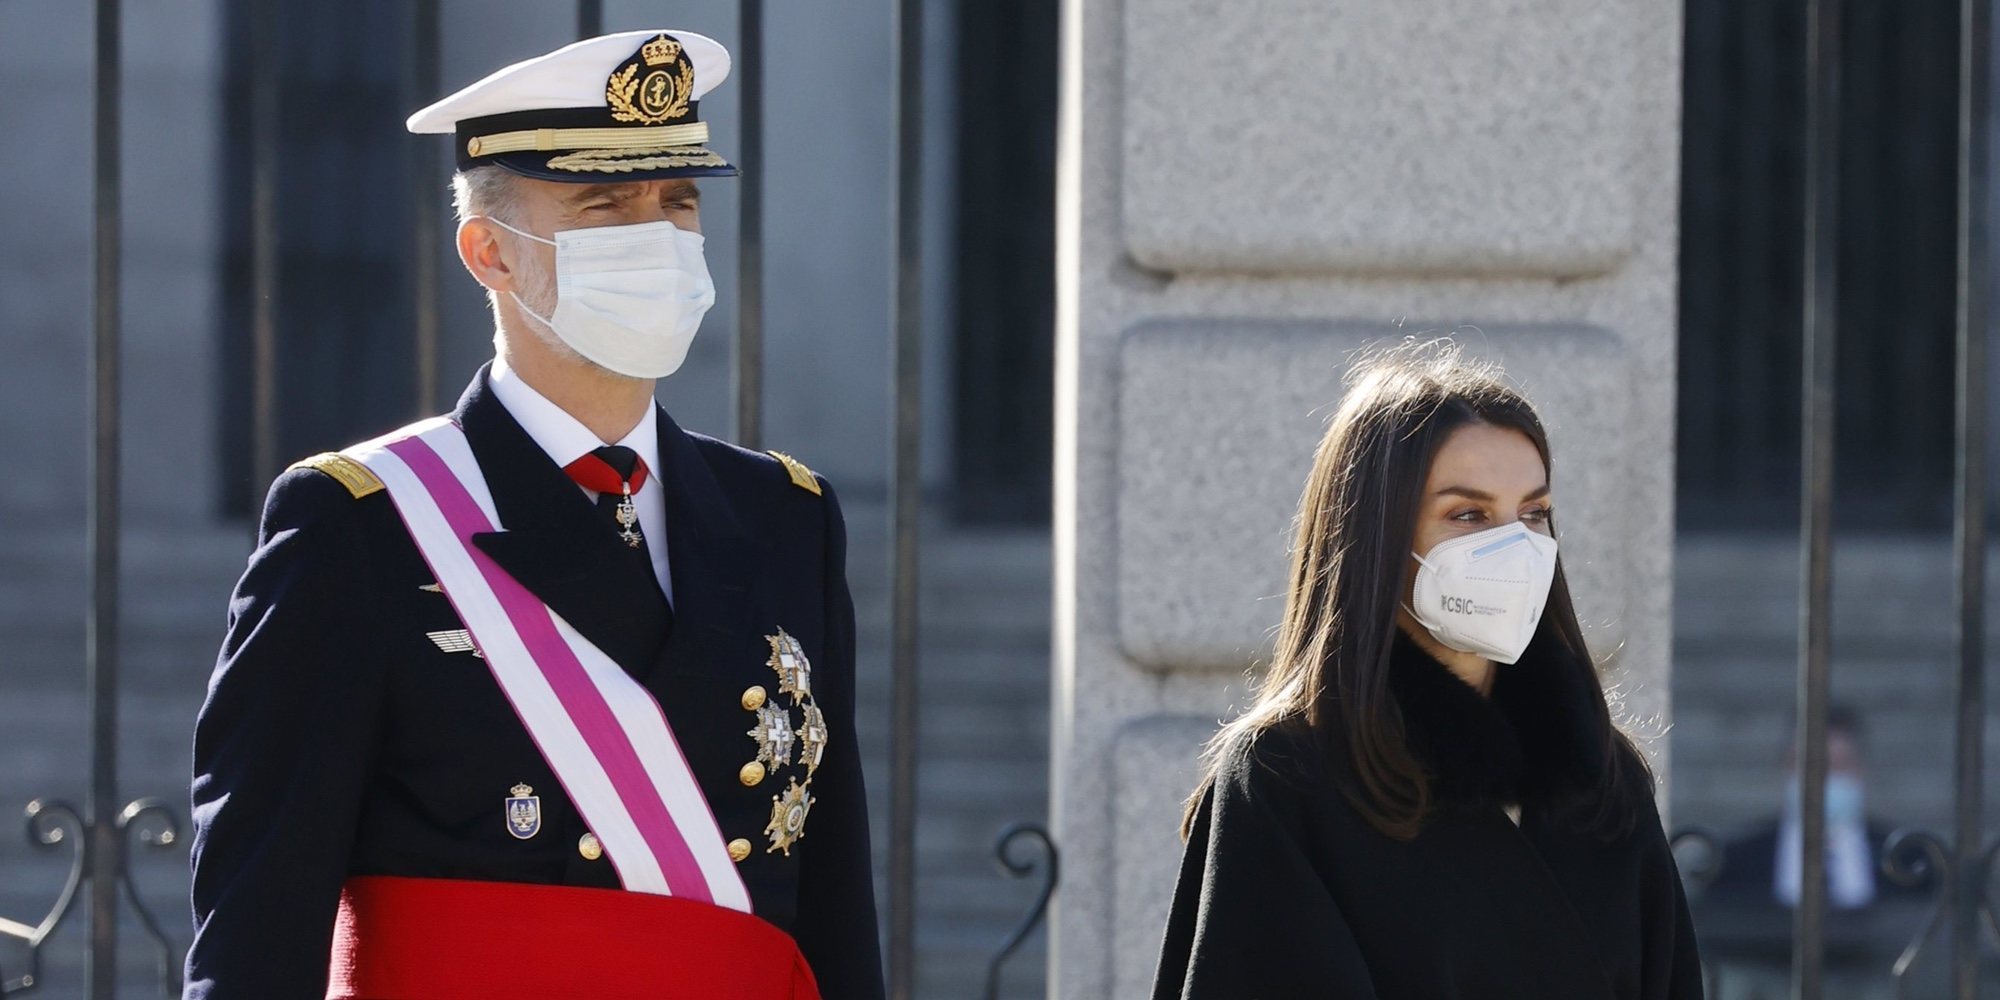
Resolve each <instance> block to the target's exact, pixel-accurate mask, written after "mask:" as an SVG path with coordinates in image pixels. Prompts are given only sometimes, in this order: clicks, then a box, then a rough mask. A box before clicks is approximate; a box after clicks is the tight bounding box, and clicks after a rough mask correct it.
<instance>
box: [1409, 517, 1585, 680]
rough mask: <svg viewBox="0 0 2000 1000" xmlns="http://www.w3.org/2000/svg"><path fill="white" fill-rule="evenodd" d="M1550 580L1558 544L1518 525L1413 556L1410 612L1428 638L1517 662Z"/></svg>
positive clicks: (1538, 618)
mask: <svg viewBox="0 0 2000 1000" xmlns="http://www.w3.org/2000/svg"><path fill="white" fill-rule="evenodd" d="M1555 576H1556V540H1555V539H1553V538H1550V537H1549V536H1547V535H1544V534H1542V533H1540V532H1538V531H1531V530H1529V528H1528V526H1527V525H1524V524H1521V523H1520V522H1518V521H1516V522H1514V523H1513V524H1503V525H1500V526H1498V527H1495V528H1489V529H1487V530H1485V531H1479V532H1474V533H1473V534H1470V535H1461V536H1459V537H1457V538H1451V539H1446V540H1445V541H1442V542H1439V543H1438V544H1437V546H1436V547H1434V548H1432V549H1431V551H1430V553H1429V554H1428V555H1423V554H1418V555H1417V583H1416V587H1415V588H1414V589H1413V590H1412V592H1411V595H1410V598H1411V604H1410V614H1411V615H1413V616H1415V617H1416V619H1417V621H1418V623H1419V624H1421V625H1423V627H1424V628H1425V629H1427V630H1429V631H1430V634H1431V637H1432V638H1434V639H1436V640H1437V641H1439V642H1441V643H1443V644H1444V645H1446V646H1449V647H1451V648H1452V649H1456V650H1458V651H1459V652H1462V653H1477V654H1479V655H1480V656H1484V657H1486V658H1487V659H1489V660H1492V661H1494V662H1495V663H1513V662H1514V661H1516V660H1519V659H1520V658H1521V653H1522V652H1523V651H1525V650H1526V649H1527V648H1528V642H1529V641H1530V640H1532V639H1533V638H1534V637H1535V626H1536V625H1538V624H1539V623H1540V622H1541V620H1542V607H1543V605H1545V604H1547V603H1548V599H1549V586H1550V585H1551V584H1552V583H1554V582H1555Z"/></svg>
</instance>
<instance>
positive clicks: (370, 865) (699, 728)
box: [187, 370, 882, 1000]
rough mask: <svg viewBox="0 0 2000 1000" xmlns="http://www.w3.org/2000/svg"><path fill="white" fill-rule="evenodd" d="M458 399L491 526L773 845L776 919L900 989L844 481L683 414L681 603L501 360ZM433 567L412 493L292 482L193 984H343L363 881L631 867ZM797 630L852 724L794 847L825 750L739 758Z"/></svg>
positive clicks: (707, 789)
mask: <svg viewBox="0 0 2000 1000" xmlns="http://www.w3.org/2000/svg"><path fill="white" fill-rule="evenodd" d="M453 416H454V418H455V419H456V420H457V421H458V423H459V424H460V425H461V426H462V427H463V428H464V430H465V435H466V438H467V439H468V441H469V442H470V444H471V448H472V453H473V455H474V456H475V457H476V458H477V460H478V462H479V466H480V469H481V470H482V472H483V473H484V475H485V477H486V482H487V485H488V486H489V487H490V488H491V490H492V494H493V502H494V505H495V507H496V508H497V512H498V514H499V520H500V524H501V525H502V526H503V527H504V528H505V530H504V531H501V532H495V533H491V534H486V535H480V536H475V538H474V543H475V544H477V545H478V546H479V547H480V548H481V549H482V550H483V551H484V552H485V553H486V554H487V555H489V556H491V557H492V558H493V560H494V561H495V562H497V563H498V564H499V565H500V566H501V567H502V568H503V569H505V570H506V571H507V572H508V573H509V574H510V575H512V576H513V577H514V578H515V579H517V580H518V581H520V583H521V584H522V585H523V586H525V587H527V589H528V590H530V591H532V592H533V593H534V594H535V595H536V596H537V597H539V598H541V599H542V600H543V601H545V602H547V604H548V605H549V607H550V608H552V609H553V610H555V611H556V613H558V614H560V615H562V616H563V618H565V619H566V620H568V621H569V622H570V624H572V625H573V626H575V627H576V629H577V630H578V631H579V632H581V633H582V634H583V635H584V636H585V637H586V638H588V639H589V640H590V641H591V642H593V643H594V644H596V645H597V646H598V647H599V648H600V649H602V650H603V651H604V652H605V653H606V654H608V655H609V656H610V657H611V658H612V659H613V660H615V661H616V662H617V663H619V664H620V665H621V666H623V667H624V668H625V669H626V670H627V671H629V672H630V673H631V674H632V675H633V676H634V677H635V678H637V679H638V680H639V681H640V682H641V683H643V684H644V685H645V686H646V688H647V689H648V690H650V691H651V692H652V694H653V695H654V697H655V698H657V699H658V700H659V703H660V706H661V708H662V709H663V710H664V712H665V714H666V717H667V720H668V722H669V724H670V725H671V726H672V727H673V730H674V734H675V737H676V739H677V740H678V742H679V743H680V746H681V749H682V751H683V753H684V754H685V755H686V757H687V760H688V764H689V766H690V768H691V769H692V770H693V772H694V775H695V778H696V779H697V781H699V782H700V785H701V788H702V790H703V792H704V793H705V794H706V795H707V797H708V802H709V805H710V807H711V808H712V809H713V810H714V813H715V816H716V820H717V822H718V824H719V825H720V827H721V830H722V835H723V837H724V838H726V839H738V838H742V839H747V840H748V841H749V842H750V843H751V844H752V845H754V849H753V850H752V851H751V852H750V854H749V856H748V857H747V858H745V859H744V860H742V861H741V862H740V863H739V865H738V870H739V872H740V873H741V874H742V876H743V881H744V883H745V884H746V885H747V887H748V888H749V892H750V899H751V902H752V906H753V908H754V912H755V913H756V915H757V916H759V917H762V918H763V919H765V920H767V921H770V922H771V923H772V924H775V925H776V926H778V927H779V928H781V929H783V930H785V931H787V932H788V933H790V934H791V935H792V936H793V937H794V938H796V939H797V941H798V944H799V947H800V950H801V951H802V952H803V953H804V955H805V957H806V960H807V961H808V962H809V963H810V964H811V966H812V969H813V971H814V973H815V975H816V976H817V977H818V979H819V983H820V987H821V990H822V991H823V993H824V995H825V996H827V997H828V998H829V1000H834V998H842V1000H845V998H850V997H857V998H870V997H880V996H881V995H882V979H881V965H880V957H879V951H878V945H877V938H876V922H875V901H874V884H873V879H872V875H871V872H870V863H869V848H868V819H867V807H866V801H865V797H864V794H863V790H862V775H861V762H860V758H859V755H858V753H857V748H856V746H855V731H854V687H855V685H854V608H853V601H852V599H851V597H850V596H849V593H848V589H847V583H846V572H845V566H846V544H847V543H846V529H845V527H844V524H843V522H842V520H841V515H840V507H839V504H838V503H837V502H836V501H835V499H834V494H833V491H832V490H831V488H829V487H827V486H826V484H825V482H824V480H820V479H817V478H812V479H810V480H805V481H809V482H811V483H812V484H814V485H817V486H818V487H819V488H820V493H817V494H816V493H815V492H813V490H812V489H810V488H806V487H804V486H802V485H801V481H798V480H795V479H794V478H793V476H792V474H791V472H790V470H788V468H787V466H786V465H785V464H783V463H781V462H779V461H778V460H776V459H774V458H772V457H771V456H769V455H762V454H757V453H753V452H748V451H744V450H742V449H739V448H736V447H734V446H732V445H729V444H725V443H723V442H720V441H716V440H713V439H710V438H706V437H703V436H701V435H698V434H692V433H689V432H686V431H683V430H681V429H680V428H679V427H678V426H676V425H675V424H674V423H673V421H672V420H670V419H668V418H667V416H666V414H665V413H661V414H660V419H659V432H660V465H661V468H659V469H657V470H654V472H655V475H656V476H657V481H658V482H659V483H660V484H661V485H662V486H663V487H664V493H663V497H664V499H665V502H666V515H667V551H668V559H669V564H670V567H671V572H672V580H673V594H674V604H673V607H672V608H671V610H670V609H669V608H668V605H667V601H666V598H665V597H664V595H662V594H661V592H660V588H659V585H658V582H657V581H655V580H653V579H652V578H651V577H650V575H649V571H648V570H646V569H645V568H643V567H640V566H639V565H638V562H639V561H637V560H632V559H629V558H618V556H619V555H620V552H621V550H623V547H624V545H623V543H622V542H620V541H619V540H618V539H617V537H616V535H615V534H614V533H613V531H612V530H611V529H610V528H609V527H608V526H607V525H605V524H603V523H602V522H601V521H598V520H595V511H594V510H593V509H592V506H591V502H590V499H589V497H588V496H586V495H585V494H584V493H583V491H582V490H580V489H578V488H577V486H576V484H575V483H573V482H572V481H571V480H570V479H569V478H568V476H567V475H566V474H565V473H564V472H563V471H562V470H561V469H560V468H558V467H557V466H556V464H555V463H554V462H553V461H552V460H551V459H550V458H549V457H548V455H547V453H545V452H544V451H542V449H541V448H540V447H539V446H537V445H536V443H535V442H534V440H533V439H532V438H530V437H529V436H528V433H527V432H526V431H525V430H523V429H522V427H521V426H520V425H519V424H518V423H516V422H515V420H514V418H513V417H512V416H510V415H509V414H508V412H507V410H506V408H505V407H503V406H502V405H501V404H500V401H499V400H498V399H497V398H495V396H494V395H493V394H492V393H491V391H490V390H489V388H488V386H487V381H486V372H485V371H484V370H482V371H481V372H480V374H479V376H478V377H477V378H476V379H475V380H474V381H473V383H472V385H471V387H470V388H469V389H468V390H467V391H466V393H465V396H464V398H463V399H461V400H460V402H459V406H458V409H457V410H456V411H455V412H454V414H453ZM801 475H802V476H810V473H805V472H803V469H802V467H801ZM642 574H646V575H642ZM434 580H435V577H434V576H433V575H432V574H431V573H430V571H429V570H428V569H427V567H426V566H425V563H424V560H423V559H422V557H421V556H420V555H419V554H418V552H417V549H416V546H415V543H414V542H412V541H411V539H410V537H409V534H408V532H407V531H406V530H405V528H404V526H403V523H402V520H401V518H400V517H399V516H398V514H397V512H396V510H395V507H394V504H393V502H392V501H391V500H390V498H389V495H388V493H387V492H386V491H377V492H374V493H370V494H368V495H365V496H361V497H359V498H357V497H356V496H355V495H354V493H353V492H351V491H350V490H349V489H348V487H347V486H345V485H343V483H342V482H340V481H338V480H336V479H335V478H334V477H332V476H330V475H327V474H324V473H322V472H319V471H314V470H312V469H309V468H298V469H294V470H293V471H290V472H287V473H286V474H285V475H284V476H282V477H280V478H279V479H278V481H277V482H276V484H275V485H273V486H272V488H271V493H270V498H269V500H268V501H267V502H266V505H265V509H264V515H263V524H262V530H261V533H260V541H259V545H258V548H257V551H256V552H255V554H253V555H252V556H251V557H250V561H249V565H248V568H247V569H246V570H245V571H244V574H243V578H242V580H241V582H239V583H238V584H237V587H236V592H235V595H234V597H233V598H232V599H231V602H230V606H229V631H228V635H227V638H226V639H225V640H224V643H223V647H222V652H221V656H220V658H219V660H218V662H217V664H216V668H215V674H214V677H213V679H212V680H211V681H210V685H209V692H208V698H207V702H206V703H205V704H204V705H203V706H202V710H201V716H200V719H199V721H198V722H197V723H196V728H195V747H194V784H193V804H194V819H195V842H194V890H193V898H194V916H195V922H196V925H197V931H198V932H197V934H196V937H195V941H194V946H193V948H192V950H191V951H190V952H189V954H188V960H187V979H188V987H187V996H188V997H190V998H207V1000H234V998H239V997H241V998H254V1000H290V998H315V1000H316V998H318V997H321V996H323V995H324V993H325V989H326V986H325V981H326V974H327V959H328V951H329V948H330V942H331V937H332V931H333V924H334V918H335V911H336V907H337V905H338V900H339V896H340V889H341V884H342V883H343V882H344V881H345V880H346V879H347V878H348V877H349V876H350V875H401V876H415V877H428V878H462V879H481V880H491V881H508V882H530V883H541V884H550V885H567V886H595V887H604V888H616V887H618V884H619V883H618V880H617V876H616V874H615V872H614V871H613V869H612V866H611V863H610V861H609V860H608V859H605V858H602V857H600V858H598V859H596V860H590V859H587V858H586V857H584V854H583V852H581V851H580V850H579V847H578V844H579V840H580V839H581V838H582V837H583V835H584V834H585V833H586V832H587V829H586V827H585V825H584V822H583V820H582V818H581V817H580V816H579V815H578V813H577V811H576V809H575V807H574V806H573V805H572V804H571V803H570V801H569V800H568V799H567V798H566V797H565V796H564V794H563V790H562V786H561V784H560V783H559V782H558V781H557V780H556V778H555V775H554V774H553V773H552V772H551V771H550V769H549V766H548V764H547V763H546V762H544V760H543V758H542V755H541V753H540V751H539V750H538V749H537V748H536V746H535V743H534V741H533V740H532V739H531V738H530V737H529V735H528V732H527V730H526V728H525V727H524V726H523V724H522V723H521V721H520V719H519V718H518V717H517V716H516V715H515V713H514V710H513V708H512V707H511V706H510V705H509V704H508V701H507V699H506V697H505V696H504V695H503V694H502V692H501V689H500V687H499V686H498V683H497V682H496V681H495V680H494V679H493V676H492V674H491V673H490V672H489V671H488V669H487V666H486V661H485V660H483V659H480V658H479V657H477V656H476V655H474V654H473V653H471V652H446V651H445V650H443V649H442V648H440V646H439V644H437V643H436V642H434V641H433V640H432V639H430V638H428V637H427V634H428V633H432V632H440V631H450V630H455V629H462V628H464V625H463V624H462V623H460V622H459V620H458V618H457V616H456V615H455V614H454V613H453V611H452V608H451V605H450V603H449V602H448V601H447V600H446V599H445V598H444V597H443V596H442V595H440V594H438V593H435V592H432V591H428V590H425V589H422V588H424V587H425V586H426V585H429V584H432V583H433V582H434ZM781 628H782V629H783V630H784V631H785V632H787V633H789V634H790V635H792V636H793V637H795V638H796V639H797V640H798V641H799V642H800V644H801V646H802V647H803V649H804V652H805V654H806V655H807V657H808V658H809V659H810V660H811V662H812V665H813V691H814V696H815V700H816V701H817V702H818V704H819V706H820V708H821V710H822V711H823V712H824V713H825V715H826V721H827V724H828V729H829V732H830V738H829V741H828V744H827V748H826V751H825V757H824V759H823V761H822V763H821V764H820V766H819V768H818V770H817V772H816V773H815V774H814V775H813V777H812V785H811V792H812V795H813V797H814V803H813V806H812V810H811V812H810V814H809V816H808V818H807V821H806V825H805V833H804V836H803V838H802V839H800V840H799V841H798V842H796V843H795V844H793V845H791V851H790V854H789V856H788V855H787V854H785V853H784V852H782V851H773V850H769V849H768V848H770V846H771V840H770V838H769V837H768V836H767V835H766V833H765V827H766V824H767V823H769V822H770V820H771V813H772V796H773V795H774V794H777V793H779V792H781V791H782V790H784V789H785V788H786V786H787V784H788V782H789V781H790V780H792V779H794V778H795V779H797V780H799V781H801V782H803V781H804V780H805V778H806V771H805V768H804V766H803V764H802V763H800V761H799V760H797V759H796V757H795V759H794V760H793V762H792V764H791V765H790V766H789V767H773V768H771V771H770V774H769V776H768V777H766V778H764V779H763V780H762V781H761V782H759V783H758V784H757V785H755V786H754V787H747V786H746V785H745V784H744V781H743V779H742V778H740V777H739V770H740V769H741V768H742V766H743V765H744V764H745V763H747V762H750V761H752V760H755V759H756V758H757V756H758V744H757V742H756V740H755V739H754V738H753V737H752V736H750V735H749V731H750V730H751V729H753V728H754V727H755V725H756V722H757V716H756V713H755V712H752V711H748V710H746V709H745V707H744V704H745V701H746V699H745V692H746V690H747V689H749V688H751V687H753V686H761V687H763V688H766V689H768V690H769V691H770V692H771V695H772V698H773V700H774V701H775V700H776V696H777V694H778V687H779V684H778V677H777V676H776V674H775V672H774V671H773V670H772V669H771V668H770V667H769V666H768V665H767V661H769V660H770V659H771V654H772V650H771V644H770V642H769V641H768V640H767V639H766V636H770V635H775V634H777V632H778V630H779V629H781ZM794 714H795V715H796V714H797V712H796V710H794ZM793 721H794V723H797V722H799V721H800V720H799V719H797V718H794V719H793ZM517 784H526V785H529V786H532V788H533V789H534V794H536V795H538V796H540V799H541V829H540V831H539V832H538V833H537V834H536V835H534V836H533V837H530V838H528V839H525V840H523V839H516V837H515V836H513V835H512V834H511V833H510V832H509V831H508V827H507V823H506V817H505V803H506V800H507V798H508V797H509V796H510V794H511V792H510V789H511V788H512V787H513V786H515V785H517ZM673 944H674V942H672V941H662V942H661V945H662V946H663V947H672V946H673ZM778 960H780V956H773V961H778ZM578 972H579V980H578V982H579V983H583V982H587V973H588V970H578ZM572 985H574V984H572ZM662 986H663V989H665V990H666V992H665V993H663V994H662V995H668V994H670V993H671V992H672V990H671V984H662Z"/></svg>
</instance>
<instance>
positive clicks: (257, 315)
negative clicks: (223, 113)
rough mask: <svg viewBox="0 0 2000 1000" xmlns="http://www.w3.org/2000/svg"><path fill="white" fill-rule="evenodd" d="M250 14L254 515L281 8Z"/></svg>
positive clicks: (268, 455) (268, 348)
mask: <svg viewBox="0 0 2000 1000" xmlns="http://www.w3.org/2000/svg"><path fill="white" fill-rule="evenodd" d="M247 6H248V7H249V8H250V286H251V304H250V489H251V491H252V492H251V495H250V501H251V502H250V511H251V523H252V524H253V525H254V524H255V523H256V522H257V520H258V517H257V512H258V511H261V510H263V509H264V490H265V487H266V486H267V485H269V483H270V481H271V479H272V477H273V476H275V475H276V474H277V472H278V407H277V401H278V88H279V86H280V84H279V80H278V59H279V55H280V54H279V52H278V5H277V4H275V3H268V2H253V3H250V4H248V5H247Z"/></svg>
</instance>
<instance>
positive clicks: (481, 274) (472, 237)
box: [458, 217, 514, 292]
mask: <svg viewBox="0 0 2000 1000" xmlns="http://www.w3.org/2000/svg"><path fill="white" fill-rule="evenodd" d="M458 259H459V262H460V263H462V264H464V265H465V269H466V270H467V271H470V272H472V277H473V280H475V281H477V282H479V283H480V284H482V285H485V286H486V287H487V288H489V289H491V290H493V291H496V292H507V291H512V290H513V288H514V272H513V271H512V270H511V269H510V268H508V267H507V262H506V261H505V260H502V259H501V257H500V227H499V226H496V225H493V224H492V223H490V222H488V221H486V220H485V219H484V218H477V217H475V218H471V219H467V220H465V221H464V222H461V223H459V224H458Z"/></svg>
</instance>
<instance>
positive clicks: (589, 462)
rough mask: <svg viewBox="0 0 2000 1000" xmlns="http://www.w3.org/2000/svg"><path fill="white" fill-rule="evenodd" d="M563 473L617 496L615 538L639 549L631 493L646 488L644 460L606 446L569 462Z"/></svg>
mask: <svg viewBox="0 0 2000 1000" xmlns="http://www.w3.org/2000/svg"><path fill="white" fill-rule="evenodd" d="M563 471H564V472H567V473H569V477H570V478H571V479H574V480H576V482H577V483H578V484H579V485H581V486H582V487H583V488H584V489H587V490H592V491H595V492H597V493H599V494H609V495H611V496H616V497H618V506H617V509H616V511H614V513H613V516H614V517H615V518H616V520H617V522H618V537H619V538H620V539H621V540H623V541H624V542H625V544H626V545H628V546H631V547H632V548H635V549H636V548H638V547H639V543H640V542H641V541H642V540H643V539H642V538H641V536H640V535H639V508H638V505H637V504H635V503H633V502H632V494H634V493H637V492H639V490H640V488H641V487H643V486H645V485H646V476H647V475H648V472H649V470H647V468H646V460H645V459H643V458H640V457H639V453H638V452H635V451H633V450H632V449H630V448H625V447H620V446H618V445H607V446H606V447H603V448H599V449H597V450H596V451H593V452H591V453H590V454H588V455H585V456H583V457H582V458H579V459H577V460H576V461H574V462H571V463H569V464H568V465H566V466H564V467H563ZM600 502H601V501H600ZM600 509H601V508H600Z"/></svg>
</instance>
